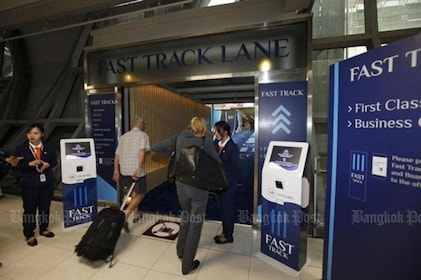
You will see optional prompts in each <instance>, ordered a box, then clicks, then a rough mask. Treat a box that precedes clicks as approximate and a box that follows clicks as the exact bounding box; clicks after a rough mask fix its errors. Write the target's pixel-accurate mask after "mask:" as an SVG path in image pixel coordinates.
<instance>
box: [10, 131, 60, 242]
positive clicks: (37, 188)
mask: <svg viewBox="0 0 421 280" xmlns="http://www.w3.org/2000/svg"><path fill="white" fill-rule="evenodd" d="M43 136H44V127H43V126H42V125H41V124H37V123H33V124H31V125H30V126H29V127H28V129H27V130H26V137H27V139H28V141H25V142H24V143H23V144H21V145H20V146H18V147H16V150H15V154H16V155H17V156H19V157H23V159H21V160H20V161H19V163H18V164H17V165H16V168H17V169H18V170H20V171H21V174H20V178H19V186H20V187H21V192H22V201H23V210H24V212H23V217H22V218H23V234H24V236H25V238H26V242H27V244H28V245H29V246H36V245H37V244H38V242H37V239H36V238H35V232H34V231H35V228H36V212H37V209H38V226H39V234H40V235H42V236H45V237H48V238H52V237H54V233H53V232H51V231H49V230H48V225H49V216H50V204H51V200H52V199H53V193H54V186H55V182H56V181H55V178H54V174H53V170H52V168H53V167H55V166H56V165H57V157H56V152H55V148H54V147H53V146H51V145H48V144H47V143H44V142H43V141H42V137H43Z"/></svg>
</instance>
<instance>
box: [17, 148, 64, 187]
mask: <svg viewBox="0 0 421 280" xmlns="http://www.w3.org/2000/svg"><path fill="white" fill-rule="evenodd" d="M15 154H16V155H17V156H22V157H23V159H22V160H20V161H19V163H18V165H17V166H16V168H17V169H18V170H20V171H21V174H20V176H19V185H20V186H21V187H22V188H30V187H38V186H51V187H54V184H55V178H54V173H53V167H55V166H56V165H57V156H56V151H55V147H54V146H52V145H49V144H46V143H44V142H43V149H42V153H41V160H42V161H45V162H48V163H49V164H50V167H49V168H47V169H46V170H44V174H45V178H46V181H45V182H42V183H41V182H40V174H39V173H38V171H37V170H36V167H35V166H29V165H28V164H29V162H30V161H33V160H35V157H34V155H33V153H32V151H31V149H30V148H29V142H28V141H26V142H25V143H23V144H21V145H19V146H17V147H16V149H15Z"/></svg>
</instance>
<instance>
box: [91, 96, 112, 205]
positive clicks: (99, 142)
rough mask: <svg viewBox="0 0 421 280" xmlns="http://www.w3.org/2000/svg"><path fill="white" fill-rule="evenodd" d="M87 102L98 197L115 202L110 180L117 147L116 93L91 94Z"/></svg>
mask: <svg viewBox="0 0 421 280" xmlns="http://www.w3.org/2000/svg"><path fill="white" fill-rule="evenodd" d="M88 104H89V106H88V107H89V120H90V134H91V137H92V138H93V139H94V142H95V151H96V159H97V172H98V177H97V187H98V199H99V200H103V201H111V202H117V187H116V183H115V182H114V181H113V180H112V177H113V172H114V153H115V149H116V147H117V134H116V123H115V117H116V104H117V100H116V95H115V94H114V93H108V94H92V95H89V96H88Z"/></svg>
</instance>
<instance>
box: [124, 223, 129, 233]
mask: <svg viewBox="0 0 421 280" xmlns="http://www.w3.org/2000/svg"><path fill="white" fill-rule="evenodd" d="M123 230H124V231H125V232H127V233H129V232H130V230H129V223H128V222H124V225H123Z"/></svg>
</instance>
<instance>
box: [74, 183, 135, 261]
mask: <svg viewBox="0 0 421 280" xmlns="http://www.w3.org/2000/svg"><path fill="white" fill-rule="evenodd" d="M135 185H136V181H134V182H133V183H132V185H131V186H130V189H129V191H128V192H127V194H126V195H125V197H124V199H123V201H122V203H121V206H120V208H118V207H115V206H111V207H107V208H104V209H102V210H101V211H100V212H99V213H98V214H97V215H96V217H95V218H94V220H93V221H92V224H91V225H90V226H89V228H88V230H87V231H86V233H85V234H84V235H83V236H82V239H81V241H80V242H79V244H77V245H76V248H75V252H76V254H77V255H78V256H80V257H84V258H86V259H88V260H90V261H92V262H93V261H97V260H104V261H105V262H109V263H110V265H109V266H110V267H111V266H112V262H113V259H114V251H115V247H116V245H117V241H118V239H119V237H120V234H121V230H122V229H123V226H124V223H125V222H126V215H125V214H124V212H123V209H124V207H125V206H126V204H127V202H128V201H129V197H130V195H131V193H132V191H133V189H134V187H135Z"/></svg>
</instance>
